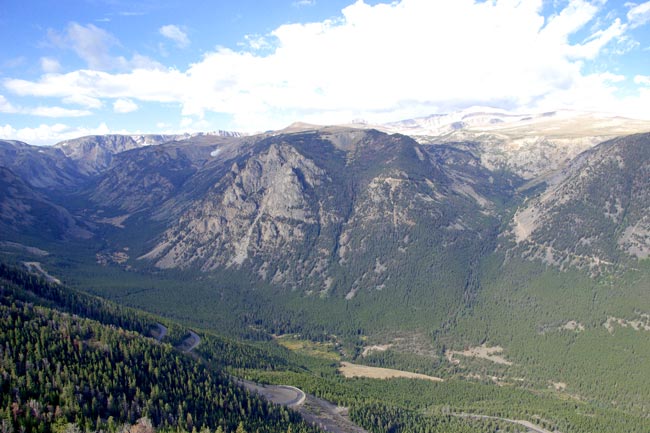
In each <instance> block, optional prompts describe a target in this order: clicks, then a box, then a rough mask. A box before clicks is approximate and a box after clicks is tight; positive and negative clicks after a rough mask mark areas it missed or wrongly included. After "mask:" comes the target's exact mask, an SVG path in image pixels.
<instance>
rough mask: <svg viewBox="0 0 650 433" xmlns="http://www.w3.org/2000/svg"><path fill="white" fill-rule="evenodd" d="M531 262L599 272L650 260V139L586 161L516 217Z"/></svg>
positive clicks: (624, 143)
mask: <svg viewBox="0 0 650 433" xmlns="http://www.w3.org/2000/svg"><path fill="white" fill-rule="evenodd" d="M511 227H512V234H513V235H514V239H515V241H516V242H517V244H518V247H519V248H520V249H523V250H524V254H526V255H528V256H529V257H535V258H540V259H542V260H544V261H546V262H547V263H550V264H554V265H557V266H560V267H567V266H578V267H591V268H599V267H602V266H607V265H613V264H616V263H619V262H621V261H622V262H626V261H628V260H629V259H630V258H636V259H643V258H647V257H649V256H650V134H638V135H632V136H627V137H622V138H619V139H615V140H611V141H608V142H606V143H603V144H601V145H598V146H596V147H595V148H594V149H591V150H589V151H587V152H585V153H584V154H582V155H580V157H578V158H576V159H575V160H574V161H573V163H572V165H571V166H570V167H569V168H568V169H567V170H566V171H565V173H564V174H563V179H562V180H561V181H559V182H557V183H555V184H553V185H551V186H550V187H549V188H548V189H547V190H546V191H544V192H543V193H542V194H541V195H540V196H538V197H536V198H534V199H532V200H530V201H529V202H528V203H526V204H525V206H523V207H521V208H520V209H519V210H518V211H517V212H516V214H515V215H514V218H513V221H512V225H511Z"/></svg>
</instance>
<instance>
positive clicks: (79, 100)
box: [62, 94, 104, 109]
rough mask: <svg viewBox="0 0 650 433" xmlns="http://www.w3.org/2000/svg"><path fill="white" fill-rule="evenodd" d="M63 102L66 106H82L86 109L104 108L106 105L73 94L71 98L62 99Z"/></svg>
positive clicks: (97, 100) (95, 99) (99, 101)
mask: <svg viewBox="0 0 650 433" xmlns="http://www.w3.org/2000/svg"><path fill="white" fill-rule="evenodd" d="M62 101H63V102H64V103H66V104H74V105H81V106H82V107H85V108H95V109H97V108H102V106H103V105H104V104H103V103H102V101H101V100H99V99H97V98H93V97H90V96H87V95H81V94H72V95H70V96H65V97H63V98H62Z"/></svg>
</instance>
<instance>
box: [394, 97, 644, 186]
mask: <svg viewBox="0 0 650 433" xmlns="http://www.w3.org/2000/svg"><path fill="white" fill-rule="evenodd" d="M384 127H385V128H386V130H388V131H390V132H400V133H403V134H409V135H412V136H413V137H414V138H416V139H417V140H418V142H420V143H421V144H433V145H436V144H441V143H446V144H451V145H454V146H457V147H459V148H461V149H465V150H468V151H471V152H473V153H474V154H475V155H476V156H477V157H479V158H480V159H481V162H482V164H483V165H484V166H485V167H487V168H489V169H491V170H498V169H507V170H511V171H513V172H514V173H516V174H517V175H519V176H521V177H523V178H525V179H534V178H536V177H538V176H540V175H544V174H546V173H548V172H549V171H553V170H557V169H560V168H562V167H563V166H564V165H565V164H567V163H568V162H569V161H570V160H571V159H572V158H574V157H575V156H577V155H578V154H579V153H580V152H583V151H584V150H587V149H589V148H591V147H593V146H594V145H596V144H598V143H601V142H603V141H606V140H608V139H612V138H614V137H617V136H623V135H629V134H634V133H640V132H647V131H650V122H648V121H643V120H636V119H627V118H622V117H614V116H611V115H606V114H599V113H589V112H578V111H552V112H548V113H542V114H510V113H507V112H502V111H493V110H492V111H491V110H490V109H485V110H482V111H475V110H466V111H462V112H458V113H451V114H448V115H436V116H430V117H424V118H418V119H411V120H406V121H402V122H395V123H391V124H387V125H384Z"/></svg>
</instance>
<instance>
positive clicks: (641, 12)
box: [627, 1, 650, 28]
mask: <svg viewBox="0 0 650 433" xmlns="http://www.w3.org/2000/svg"><path fill="white" fill-rule="evenodd" d="M627 19H628V21H629V22H630V26H632V28H635V27H639V26H642V25H644V24H646V23H648V22H650V1H647V2H645V3H641V4H639V5H635V6H633V7H632V8H631V9H630V10H629V11H628V12H627Z"/></svg>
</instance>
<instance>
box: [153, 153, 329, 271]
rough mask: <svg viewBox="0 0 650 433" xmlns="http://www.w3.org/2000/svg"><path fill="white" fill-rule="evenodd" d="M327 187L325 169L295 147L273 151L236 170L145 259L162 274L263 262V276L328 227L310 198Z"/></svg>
mask: <svg viewBox="0 0 650 433" xmlns="http://www.w3.org/2000/svg"><path fill="white" fill-rule="evenodd" d="M327 181H328V180H327V178H326V176H325V173H324V171H323V170H322V169H319V168H318V167H316V165H315V164H314V163H313V162H312V161H310V160H308V159H307V158H305V157H304V156H302V155H301V154H299V153H298V152H297V151H296V150H295V149H293V148H292V147H290V146H288V145H283V144H278V145H271V146H270V147H269V149H268V151H267V152H265V153H263V154H260V155H258V156H256V157H253V158H251V159H249V160H248V161H247V162H246V163H245V164H244V165H243V167H241V168H240V167H239V166H238V165H237V164H236V163H235V164H233V166H232V169H231V171H230V172H229V173H228V174H227V175H226V176H225V177H224V178H222V179H221V180H220V181H219V182H218V183H217V184H215V185H214V187H213V188H212V189H211V190H210V191H209V192H208V193H207V194H206V195H205V197H203V198H202V199H201V200H199V201H197V202H196V203H195V205H194V206H192V208H191V209H190V210H189V211H188V212H186V213H185V214H184V215H183V216H182V217H181V218H180V219H179V221H178V223H177V224H175V226H174V227H173V228H171V229H170V230H168V231H167V232H166V233H165V235H164V240H163V241H162V242H161V243H160V244H159V245H158V246H157V247H156V248H155V249H154V250H153V251H151V252H150V253H149V254H147V255H146V257H147V258H151V259H154V260H155V261H156V264H157V265H158V266H159V267H162V268H170V267H188V266H191V265H196V264H197V263H200V266H201V269H203V270H213V269H215V268H217V267H220V266H226V267H230V266H233V265H235V266H238V265H241V264H243V263H244V261H246V260H247V259H258V260H260V261H261V262H262V264H261V267H260V269H259V272H260V273H261V274H263V275H264V274H265V269H266V268H267V267H268V262H267V260H271V259H273V258H276V259H277V258H278V257H279V256H282V255H283V253H285V252H287V251H290V250H291V247H290V246H291V245H292V244H300V243H302V242H304V240H305V238H306V236H307V235H308V234H307V232H308V231H309V230H310V228H311V227H313V226H318V225H320V224H323V223H326V222H325V221H322V220H321V215H320V213H319V209H318V207H316V205H314V204H313V203H312V200H311V199H310V198H309V196H310V195H313V194H314V188H315V187H317V186H319V185H320V184H321V183H323V182H327Z"/></svg>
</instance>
